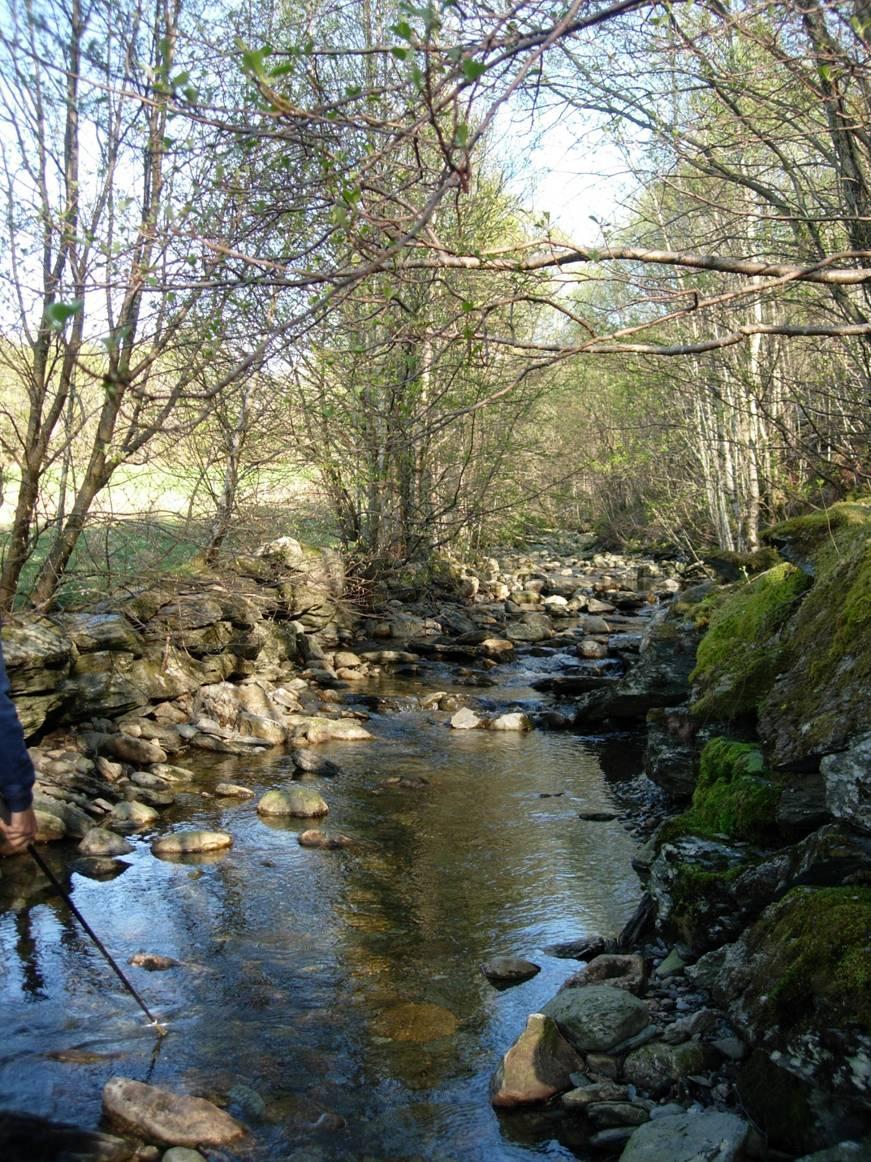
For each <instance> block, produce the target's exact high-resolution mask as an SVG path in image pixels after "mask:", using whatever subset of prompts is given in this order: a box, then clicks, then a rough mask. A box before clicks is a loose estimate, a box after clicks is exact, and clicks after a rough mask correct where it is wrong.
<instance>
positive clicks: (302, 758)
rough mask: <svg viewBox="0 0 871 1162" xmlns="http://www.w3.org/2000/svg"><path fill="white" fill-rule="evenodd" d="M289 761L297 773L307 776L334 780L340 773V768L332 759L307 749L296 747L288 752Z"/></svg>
mask: <svg viewBox="0 0 871 1162" xmlns="http://www.w3.org/2000/svg"><path fill="white" fill-rule="evenodd" d="M290 761H291V762H292V763H293V765H294V767H295V768H296V770H298V771H305V772H306V773H308V774H313V775H322V776H324V777H325V778H334V777H335V776H336V775H340V774H341V773H342V768H341V767H340V766H339V764H338V763H334V762H333V761H332V759H328V758H324V756H323V755H320V754H318V752H317V751H316V750H311V749H310V748H309V747H296V748H295V749H294V750H292V751H291V752H290Z"/></svg>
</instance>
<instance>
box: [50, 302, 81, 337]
mask: <svg viewBox="0 0 871 1162" xmlns="http://www.w3.org/2000/svg"><path fill="white" fill-rule="evenodd" d="M84 305H85V300H84V299H74V300H73V301H72V302H71V303H50V304H49V306H47V307H46V308H45V318H46V322H47V323H48V325H49V326H50V327H51V329H52V330H53V331H62V330H63V329H64V327H65V326H66V324H67V322H68V321H69V320H70V319H71V318H72V317H73V315H77V314H78V313H79V311H80V310H81V309H82V307H83V306H84Z"/></svg>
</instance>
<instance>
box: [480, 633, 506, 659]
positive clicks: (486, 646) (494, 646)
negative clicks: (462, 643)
mask: <svg viewBox="0 0 871 1162" xmlns="http://www.w3.org/2000/svg"><path fill="white" fill-rule="evenodd" d="M478 649H479V650H480V651H481V653H482V654H484V656H485V657H488V658H495V659H496V660H497V661H500V662H510V661H511V659H512V658H513V657H514V643H513V642H510V641H507V640H506V639H505V638H501V637H488V638H484V640H483V641H482V642H481V643H480V645H479V646H478Z"/></svg>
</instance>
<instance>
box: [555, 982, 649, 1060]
mask: <svg viewBox="0 0 871 1162" xmlns="http://www.w3.org/2000/svg"><path fill="white" fill-rule="evenodd" d="M543 1012H544V1013H545V1014H546V1015H547V1016H548V1017H552V1018H553V1019H554V1020H555V1021H556V1023H557V1024H558V1025H559V1028H560V1032H561V1033H562V1034H563V1035H564V1036H565V1037H566V1038H567V1040H568V1041H570V1042H571V1044H572V1045H573V1046H574V1047H575V1049H577V1051H578V1052H579V1053H599V1052H601V1053H607V1052H608V1051H609V1050H611V1049H613V1048H615V1046H618V1045H620V1044H621V1043H622V1042H624V1041H626V1040H628V1039H629V1038H630V1037H634V1036H635V1034H636V1033H640V1032H641V1030H642V1029H645V1028H646V1027H647V1026H648V1025H649V1023H650V1016H649V1014H648V1011H647V1005H646V1004H645V1003H644V1002H643V1001H641V1000H639V999H638V997H634V996H632V994H631V993H629V992H626V990H625V989H618V988H612V987H611V986H610V985H590V986H589V988H580V989H564V990H563V991H562V992H561V993H557V995H556V996H555V997H554V998H553V999H552V1000H550V1001H548V1002H547V1004H546V1005H545V1006H544V1009H543Z"/></svg>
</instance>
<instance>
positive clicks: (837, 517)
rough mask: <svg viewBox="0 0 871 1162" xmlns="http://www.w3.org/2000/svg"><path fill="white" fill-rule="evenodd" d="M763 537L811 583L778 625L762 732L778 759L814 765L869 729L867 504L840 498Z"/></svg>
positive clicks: (792, 765)
mask: <svg viewBox="0 0 871 1162" xmlns="http://www.w3.org/2000/svg"><path fill="white" fill-rule="evenodd" d="M766 539H768V540H770V541H771V542H772V543H774V544H775V545H776V546H777V547H778V548H779V549H780V551H781V553H782V554H783V555H784V556H787V557H788V558H789V559H790V560H793V561H796V562H797V563H798V565H799V566H800V567H801V568H802V570H803V572H806V573H807V574H808V575H810V576H812V578H813V583H812V586H811V588H810V589H808V590H807V592H806V593H805V595H804V598H803V600H802V601H801V602H800V603H799V604H798V605H797V606H795V607H794V608H793V610H792V611H791V616H790V618H789V621H788V622H787V623H786V624H785V625H784V627H783V630H782V631H781V647H782V648H781V649H780V651H779V657H778V663H777V670H776V673H775V677H774V680H773V682H772V684H771V685H770V688H769V689H768V690H767V691H765V692H764V695H763V697H762V698H761V699H760V702H759V708H758V709H759V733H760V737H761V738H762V740H763V742H764V743H765V745H766V747H767V748H768V749H769V750H770V752H771V755H772V759H773V762H774V764H775V765H776V766H779V767H785V768H787V769H790V770H805V769H814V768H815V767H816V766H817V764H818V763H819V761H820V758H821V757H822V756H824V755H826V754H832V753H834V752H836V751H840V750H843V749H845V747H847V746H849V745H850V742H851V740H852V739H854V738H855V737H856V736H857V735H860V734H864V733H866V732H867V729H868V689H869V686H871V505H868V504H861V503H858V502H852V503H845V504H837V505H834V506H833V507H832V508H830V509H828V510H827V511H825V512H819V513H812V514H811V515H809V516H804V517H798V518H796V519H795V520H792V521H787V522H786V523H785V524H782V525H777V526H775V527H774V528H773V529H772V530H770V532H769V533H767V534H766ZM755 648H756V649H757V651H758V652H760V653H762V652H764V651H765V649H767V643H764V642H762V641H758V642H757V643H755Z"/></svg>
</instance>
